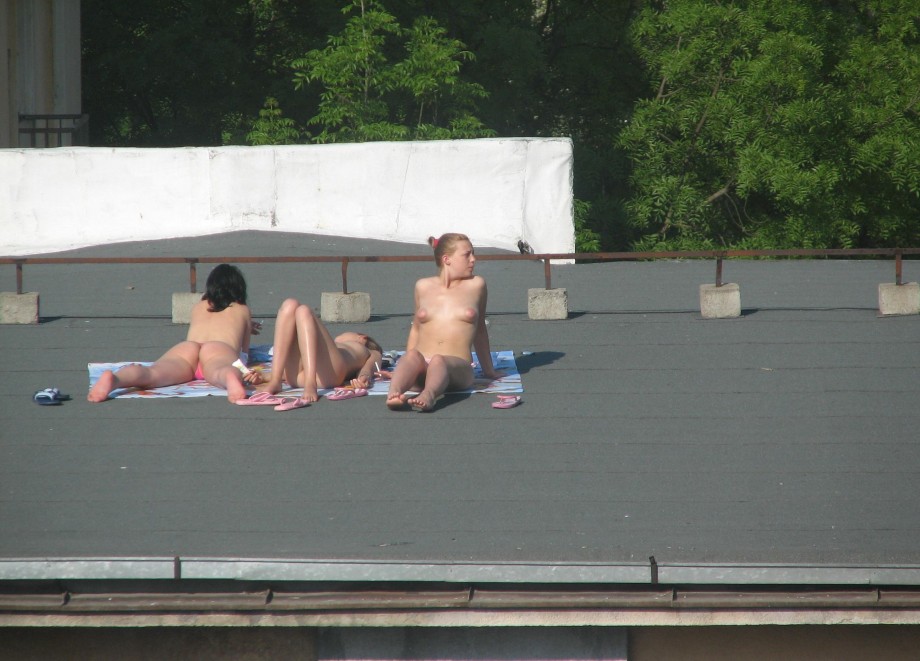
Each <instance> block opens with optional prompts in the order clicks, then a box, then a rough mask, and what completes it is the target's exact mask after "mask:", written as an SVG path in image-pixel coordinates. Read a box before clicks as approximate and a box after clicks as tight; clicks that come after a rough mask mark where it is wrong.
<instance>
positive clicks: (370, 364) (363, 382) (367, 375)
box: [351, 349, 383, 388]
mask: <svg viewBox="0 0 920 661" xmlns="http://www.w3.org/2000/svg"><path fill="white" fill-rule="evenodd" d="M368 354H369V355H368V358H367V360H366V361H365V362H364V365H362V366H361V369H360V370H358V374H357V375H356V376H355V378H353V379H352V380H351V385H353V386H354V387H355V388H367V387H368V386H370V385H371V382H372V381H373V380H374V374H375V373H376V372H377V370H378V369H379V368H380V361H381V359H382V358H383V356H382V355H381V354H380V352H379V351H374V350H372V349H369V350H368Z"/></svg>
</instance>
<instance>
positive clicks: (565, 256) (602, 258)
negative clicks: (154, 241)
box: [0, 248, 920, 294]
mask: <svg viewBox="0 0 920 661" xmlns="http://www.w3.org/2000/svg"><path fill="white" fill-rule="evenodd" d="M907 255H920V248H839V249H835V248H828V249H788V250H694V251H689V250H683V251H671V252H600V253H540V254H524V255H513V254H498V255H495V254H492V255H477V256H476V259H477V260H483V261H520V260H524V261H541V262H543V275H544V281H545V287H546V289H552V274H551V265H552V262H553V261H566V262H571V261H575V262H579V261H581V262H619V261H651V260H656V259H713V260H715V261H716V283H715V284H716V286H717V287H721V286H722V284H723V283H722V268H723V262H724V261H725V260H726V259H732V258H748V259H751V258H764V257H766V258H777V257H825V258H826V257H839V258H848V257H894V261H895V282H896V283H897V284H898V285H900V284H901V281H902V269H903V257H904V256H907ZM429 260H431V256H430V255H376V256H367V255H358V256H331V255H327V256H319V257H306V256H281V257H0V264H12V265H14V266H15V267H16V293H17V294H22V284H23V267H24V266H26V265H39V264H187V265H188V267H189V291H191V292H192V293H194V292H195V291H197V287H198V271H197V266H198V264H222V263H229V264H292V263H298V264H311V263H336V262H338V263H340V264H341V267H342V293H344V294H347V293H348V265H349V264H351V263H353V262H357V263H368V262H369V263H393V262H427V261H429Z"/></svg>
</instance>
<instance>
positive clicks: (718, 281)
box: [716, 253, 724, 287]
mask: <svg viewBox="0 0 920 661" xmlns="http://www.w3.org/2000/svg"><path fill="white" fill-rule="evenodd" d="M723 254H724V253H719V254H718V256H717V257H716V287H721V286H722V256H723Z"/></svg>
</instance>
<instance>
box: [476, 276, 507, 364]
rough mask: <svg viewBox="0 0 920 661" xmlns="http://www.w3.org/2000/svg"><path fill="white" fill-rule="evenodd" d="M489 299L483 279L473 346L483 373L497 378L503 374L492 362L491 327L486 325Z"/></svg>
mask: <svg viewBox="0 0 920 661" xmlns="http://www.w3.org/2000/svg"><path fill="white" fill-rule="evenodd" d="M488 299H489V290H488V288H487V287H486V281H485V280H483V281H482V289H481V290H480V292H479V321H478V322H477V323H476V335H474V336H473V348H474V349H475V350H476V358H477V360H479V367H480V369H482V373H483V375H484V376H485V377H486V378H488V379H497V378H499V377H500V376H501V374H500V373H498V372H496V371H495V366H494V365H493V364H492V348H491V346H490V344H489V328H488V326H486V303H487V302H488Z"/></svg>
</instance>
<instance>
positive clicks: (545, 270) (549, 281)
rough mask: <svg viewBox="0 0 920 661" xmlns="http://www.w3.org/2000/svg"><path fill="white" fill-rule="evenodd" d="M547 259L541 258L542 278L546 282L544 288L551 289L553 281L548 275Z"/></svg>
mask: <svg viewBox="0 0 920 661" xmlns="http://www.w3.org/2000/svg"><path fill="white" fill-rule="evenodd" d="M549 261H550V260H548V259H544V260H543V279H544V281H545V282H546V288H547V289H552V288H553V281H552V277H551V276H550V268H549Z"/></svg>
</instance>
